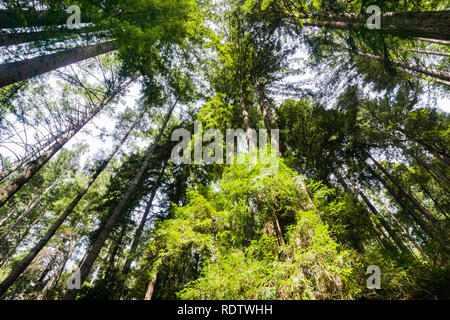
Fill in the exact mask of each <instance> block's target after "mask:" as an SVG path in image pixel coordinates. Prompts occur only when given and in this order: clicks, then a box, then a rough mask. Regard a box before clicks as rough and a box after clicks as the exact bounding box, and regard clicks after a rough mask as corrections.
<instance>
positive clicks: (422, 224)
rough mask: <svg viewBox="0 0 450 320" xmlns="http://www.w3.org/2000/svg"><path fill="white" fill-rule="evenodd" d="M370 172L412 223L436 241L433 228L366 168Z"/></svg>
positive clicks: (380, 178) (379, 177)
mask: <svg viewBox="0 0 450 320" xmlns="http://www.w3.org/2000/svg"><path fill="white" fill-rule="evenodd" d="M368 168H369V170H370V172H371V173H372V174H373V175H374V176H375V177H376V178H377V179H378V181H380V182H381V184H383V186H384V187H385V188H386V189H387V190H388V191H389V193H390V194H391V195H392V196H393V197H394V198H395V199H396V200H397V202H398V203H399V204H400V206H401V207H402V208H403V209H405V211H406V212H408V213H409V215H410V216H411V217H412V218H413V219H414V221H416V222H417V224H418V225H419V226H420V227H421V228H422V230H423V231H425V232H426V233H427V234H428V235H429V236H430V237H431V238H432V239H438V236H437V235H436V233H435V232H434V230H433V228H432V227H431V226H430V225H428V223H427V222H426V221H425V220H423V219H422V217H420V216H419V215H418V214H417V213H416V212H415V211H414V210H413V209H412V208H411V207H410V206H409V205H408V204H407V203H406V202H405V201H403V200H402V199H401V197H400V196H399V194H398V193H397V192H395V190H394V189H392V187H391V186H389V184H388V183H387V182H386V181H385V180H384V179H383V178H382V177H381V176H380V175H379V174H378V173H376V172H375V171H374V170H373V169H372V168H370V167H369V166H368Z"/></svg>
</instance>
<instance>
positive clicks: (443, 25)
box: [290, 10, 450, 40]
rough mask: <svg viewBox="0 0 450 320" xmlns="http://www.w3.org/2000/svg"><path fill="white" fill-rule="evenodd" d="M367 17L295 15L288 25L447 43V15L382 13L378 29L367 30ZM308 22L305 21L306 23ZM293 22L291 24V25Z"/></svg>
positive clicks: (449, 16) (449, 30)
mask: <svg viewBox="0 0 450 320" xmlns="http://www.w3.org/2000/svg"><path fill="white" fill-rule="evenodd" d="M369 17H370V15H369V14H359V13H340V14H330V13H324V14H316V15H297V16H295V17H291V19H290V22H294V23H295V24H298V20H299V19H301V20H302V19H305V21H304V22H303V23H302V24H303V25H306V26H314V27H327V28H332V29H340V30H367V31H373V32H381V33H387V34H397V35H402V36H405V37H420V38H428V39H432V40H450V24H449V23H448V21H450V11H449V10H446V11H417V12H385V13H382V14H381V29H380V30H369V29H368V28H367V21H368V19H369ZM306 19H308V20H306ZM292 20H293V21H292Z"/></svg>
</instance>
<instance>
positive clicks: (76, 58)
mask: <svg viewBox="0 0 450 320" xmlns="http://www.w3.org/2000/svg"><path fill="white" fill-rule="evenodd" d="M116 49H117V47H116V45H115V44H114V42H112V41H110V42H105V43H98V44H95V45H90V46H85V47H79V48H73V49H67V50H65V51H61V52H57V53H53V54H49V55H45V56H40V57H36V58H31V59H27V60H24V61H18V62H12V63H7V64H2V65H0V88H2V87H5V86H8V85H10V84H13V83H16V82H19V81H24V80H27V79H30V78H33V77H36V76H38V75H41V74H44V73H47V72H50V71H53V70H56V69H58V68H62V67H65V66H68V65H70V64H73V63H77V62H80V61H83V60H86V59H89V58H93V57H96V56H98V55H101V54H104V53H108V52H111V51H114V50H116Z"/></svg>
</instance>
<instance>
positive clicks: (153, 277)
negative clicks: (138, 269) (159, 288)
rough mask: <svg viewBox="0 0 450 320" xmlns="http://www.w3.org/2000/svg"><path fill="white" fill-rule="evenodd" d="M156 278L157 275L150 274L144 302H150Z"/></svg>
mask: <svg viewBox="0 0 450 320" xmlns="http://www.w3.org/2000/svg"><path fill="white" fill-rule="evenodd" d="M157 277H158V273H155V274H152V275H151V278H150V281H149V283H148V287H147V292H146V293H145V298H144V300H152V296H153V290H154V289H155V284H156V279H157Z"/></svg>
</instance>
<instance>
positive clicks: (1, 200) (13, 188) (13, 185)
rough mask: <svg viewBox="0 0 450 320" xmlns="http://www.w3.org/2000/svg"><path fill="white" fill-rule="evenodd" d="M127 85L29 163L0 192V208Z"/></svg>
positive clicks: (104, 100) (123, 86)
mask: <svg viewBox="0 0 450 320" xmlns="http://www.w3.org/2000/svg"><path fill="white" fill-rule="evenodd" d="M127 85H128V84H124V85H122V86H120V87H119V88H118V89H117V90H116V91H115V92H114V93H112V94H110V95H109V96H108V97H105V98H104V99H103V101H102V102H101V103H100V104H99V105H98V106H97V107H95V108H93V110H91V111H90V112H89V113H88V114H87V115H86V116H85V117H84V119H83V120H81V121H80V122H79V123H78V124H77V125H76V126H74V127H73V128H71V129H69V130H68V131H66V132H65V133H63V134H62V135H61V136H60V137H59V138H58V139H57V141H56V142H55V143H54V144H53V145H52V146H51V147H50V148H49V149H48V150H47V151H45V152H44V153H43V154H42V155H41V156H40V157H39V158H37V159H36V160H34V161H32V162H30V163H29V164H28V165H27V166H26V168H25V170H23V171H22V172H21V173H19V174H18V175H17V176H16V177H15V178H14V179H13V180H12V181H11V182H10V183H9V184H8V185H7V186H6V187H4V188H3V189H2V190H0V207H2V206H3V205H4V204H5V203H6V201H8V200H9V199H10V198H11V197H12V196H14V194H15V193H16V192H17V191H19V189H20V188H21V187H22V186H23V185H24V184H25V183H26V182H27V181H28V180H30V179H31V178H32V177H33V176H34V175H35V174H36V172H38V171H39V170H40V169H41V168H42V167H43V166H44V165H45V164H46V163H47V162H48V161H49V160H50V159H51V158H52V157H53V156H54V155H55V154H56V153H57V152H58V151H59V150H61V148H62V147H63V146H64V145H65V144H66V143H67V142H68V141H69V140H70V139H71V138H72V137H73V136H75V134H77V133H78V131H80V130H81V129H82V128H83V127H84V126H85V125H86V124H87V123H88V122H89V121H90V120H91V119H92V118H93V117H95V116H96V115H97V114H98V113H99V112H100V111H101V110H102V109H103V108H104V107H105V106H106V105H107V104H108V103H109V102H110V101H111V100H113V99H114V97H115V96H116V95H117V94H119V93H120V92H121V91H122V90H123V89H124V88H125V87H126V86H127Z"/></svg>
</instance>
